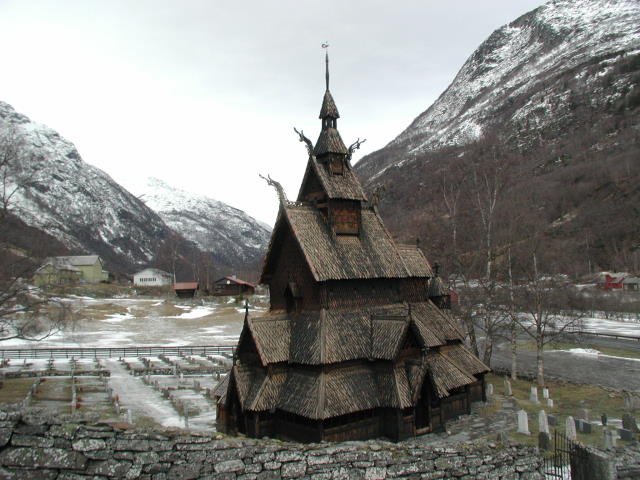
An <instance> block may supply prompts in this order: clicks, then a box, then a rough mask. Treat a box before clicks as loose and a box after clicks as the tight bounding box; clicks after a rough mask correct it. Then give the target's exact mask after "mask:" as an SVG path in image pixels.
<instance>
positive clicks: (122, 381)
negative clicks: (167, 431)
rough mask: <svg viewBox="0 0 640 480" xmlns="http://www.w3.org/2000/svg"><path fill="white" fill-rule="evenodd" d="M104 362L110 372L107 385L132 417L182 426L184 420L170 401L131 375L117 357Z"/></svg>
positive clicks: (165, 425)
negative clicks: (129, 410)
mask: <svg viewBox="0 0 640 480" xmlns="http://www.w3.org/2000/svg"><path fill="white" fill-rule="evenodd" d="M105 364H106V367H107V368H108V369H109V370H110V372H111V377H110V378H109V386H110V387H111V388H113V391H114V393H115V394H117V395H118V397H119V398H120V405H121V406H122V407H124V408H129V409H131V411H132V413H133V415H134V417H135V416H136V415H144V416H146V417H151V418H153V419H154V420H155V421H156V422H158V423H159V424H161V425H162V426H164V427H182V426H184V420H182V419H181V417H180V416H179V415H178V414H177V413H176V411H175V409H174V408H173V407H172V406H171V403H170V402H169V401H168V400H165V399H163V398H162V396H161V395H160V393H159V392H157V391H155V390H154V389H152V388H150V387H148V386H146V385H145V384H144V383H142V380H141V379H140V378H139V377H134V376H133V375H131V374H130V373H129V372H128V371H127V370H126V369H125V368H124V367H123V366H122V364H121V363H120V362H119V361H118V360H117V359H115V358H110V359H107V360H106V361H105Z"/></svg>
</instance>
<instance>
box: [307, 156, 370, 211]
mask: <svg viewBox="0 0 640 480" xmlns="http://www.w3.org/2000/svg"><path fill="white" fill-rule="evenodd" d="M312 174H315V176H316V177H317V178H318V180H319V182H320V184H321V185H322V188H323V190H324V191H325V193H326V194H327V197H328V198H331V199H344V200H360V201H365V200H366V199H367V197H366V195H365V194H364V191H363V190H362V186H361V185H360V180H358V177H356V174H355V173H353V170H352V169H351V167H350V166H348V167H347V168H345V169H344V171H343V173H342V175H333V174H331V172H330V171H329V167H328V165H327V164H326V163H324V162H321V161H319V160H318V159H317V158H315V157H312V158H310V159H309V163H308V164H307V171H306V172H305V177H304V179H303V181H302V187H301V189H300V190H301V192H302V190H303V188H304V185H305V183H306V182H307V181H308V179H309V176H310V175H312ZM298 200H299V201H302V200H303V199H302V198H300V196H298Z"/></svg>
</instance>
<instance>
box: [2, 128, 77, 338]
mask: <svg viewBox="0 0 640 480" xmlns="http://www.w3.org/2000/svg"><path fill="white" fill-rule="evenodd" d="M23 152H24V141H23V139H22V137H21V136H20V134H19V133H18V132H17V131H16V130H15V129H13V128H10V127H9V128H4V129H3V130H2V131H1V132H0V229H2V228H7V220H8V216H9V214H10V213H11V207H12V201H13V199H14V196H15V194H16V193H17V192H18V188H19V187H18V186H17V185H16V184H15V183H14V182H12V181H11V173H12V172H13V171H15V170H17V169H19V168H20V161H21V157H22V155H23ZM34 260H36V259H34V258H33V257H30V256H27V255H26V254H25V253H24V252H22V251H20V250H19V249H15V248H13V247H12V245H11V244H10V242H7V241H6V240H5V236H4V235H3V236H2V238H0V341H4V340H10V339H16V338H19V339H25V340H34V341H38V340H42V339H44V338H46V337H48V336H50V335H52V334H54V333H55V332H57V331H58V330H59V329H60V328H61V327H62V326H63V325H64V324H65V322H67V321H68V320H69V318H70V313H69V308H68V307H67V306H66V305H65V304H64V303H62V302H59V301H53V300H52V299H51V298H49V297H48V296H46V295H45V294H44V293H42V292H38V291H36V290H34V289H31V288H30V287H29V285H28V284H27V283H26V282H25V280H24V277H26V276H29V275H30V274H31V272H32V270H33V265H34Z"/></svg>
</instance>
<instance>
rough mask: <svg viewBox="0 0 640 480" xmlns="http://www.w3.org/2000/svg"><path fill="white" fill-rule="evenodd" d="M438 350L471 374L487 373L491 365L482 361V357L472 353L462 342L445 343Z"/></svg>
mask: <svg viewBox="0 0 640 480" xmlns="http://www.w3.org/2000/svg"><path fill="white" fill-rule="evenodd" d="M438 351H439V352H440V353H441V354H442V355H444V356H445V357H447V359H448V360H450V361H451V362H453V363H454V364H455V365H456V366H457V367H458V368H460V369H461V370H463V371H465V372H466V373H470V374H471V375H478V374H481V373H486V372H488V371H489V370H490V368H489V367H487V366H486V365H485V364H484V363H482V362H481V361H480V359H479V358H478V357H476V356H475V355H474V354H473V353H471V352H470V351H469V350H468V349H467V347H465V346H464V344H462V343H453V344H450V345H445V346H443V347H441V348H440V349H439V350H438Z"/></svg>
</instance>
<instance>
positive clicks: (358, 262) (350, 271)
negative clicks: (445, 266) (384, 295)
mask: <svg viewBox="0 0 640 480" xmlns="http://www.w3.org/2000/svg"><path fill="white" fill-rule="evenodd" d="M281 213H282V215H281V216H280V217H279V219H278V221H277V222H276V228H275V229H274V235H273V236H272V237H271V238H272V241H271V243H270V245H269V249H268V251H267V256H266V260H265V269H264V272H265V273H268V272H269V271H270V270H271V269H272V268H273V267H274V266H275V265H274V264H273V262H275V261H276V260H277V258H275V257H276V256H275V255H273V250H274V245H273V242H274V239H275V238H276V232H275V231H276V230H278V229H280V228H282V229H286V228H289V229H291V231H292V232H293V236H294V237H295V239H296V241H297V243H298V245H299V246H300V249H301V250H302V253H303V255H304V258H305V260H306V262H307V265H308V266H309V269H310V270H311V273H312V275H313V277H314V279H315V280H316V281H326V280H346V279H354V278H358V279H366V278H409V277H429V276H430V275H431V268H430V267H429V263H428V262H427V260H426V258H425V257H424V255H423V253H422V252H421V251H420V250H419V249H418V248H417V247H411V246H401V247H399V246H398V245H397V244H396V243H395V242H394V240H393V238H391V235H390V234H389V232H388V231H387V230H386V228H385V227H384V225H383V223H382V219H381V218H380V216H379V215H378V214H377V213H376V212H375V211H374V210H373V209H363V210H362V211H361V231H360V235H358V236H350V237H342V238H338V237H336V235H335V233H333V231H332V230H331V227H330V225H329V224H328V222H327V220H326V218H325V217H324V216H323V214H322V213H321V212H320V211H319V210H318V209H317V208H315V207H314V206H312V205H304V204H290V205H285V206H284V207H283V208H282V210H281ZM285 223H286V225H285Z"/></svg>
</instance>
